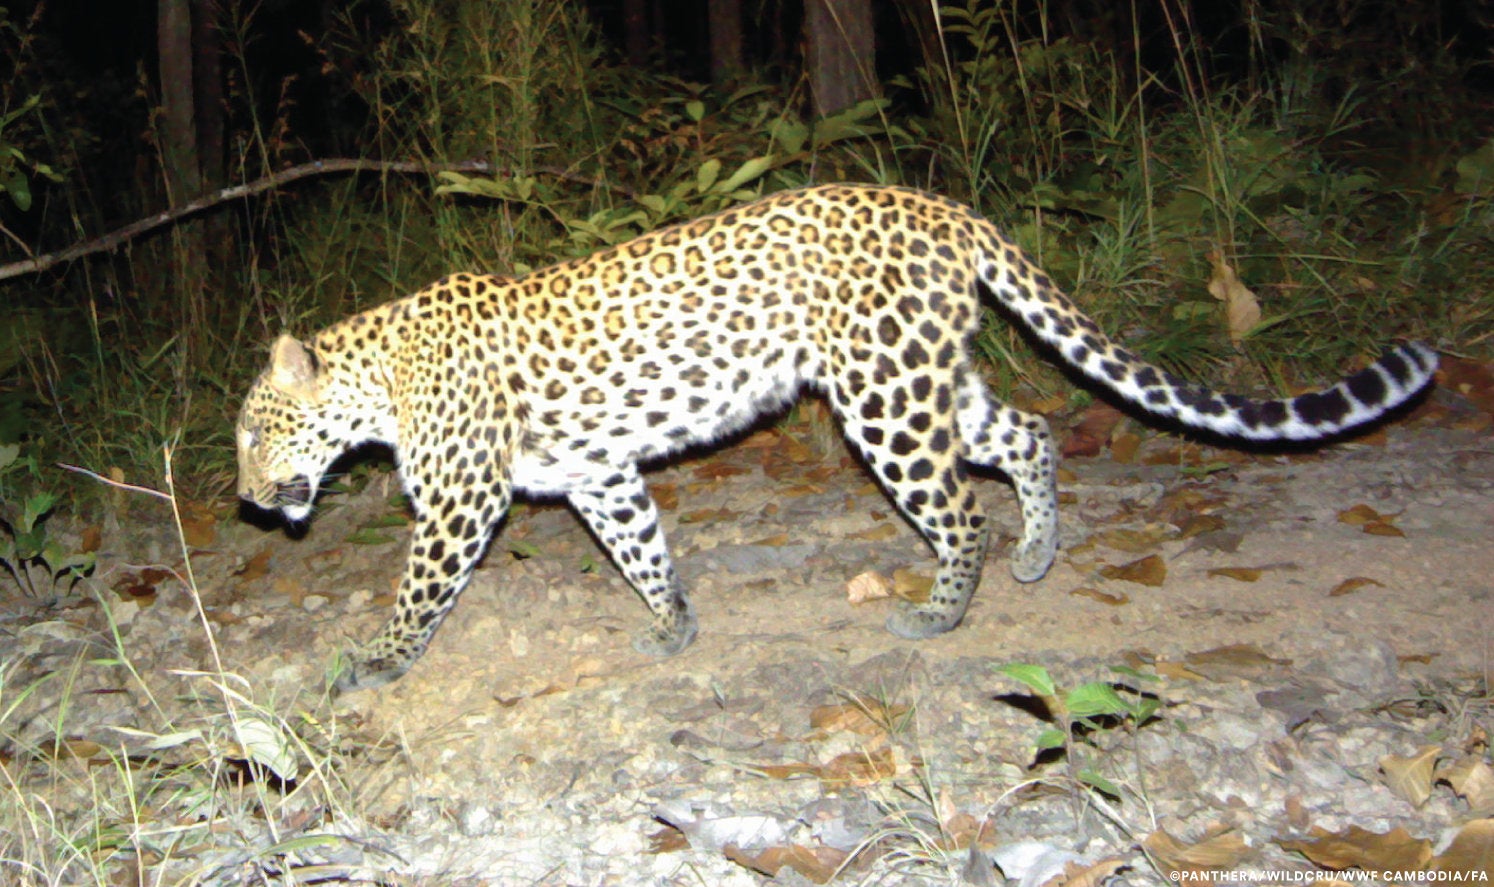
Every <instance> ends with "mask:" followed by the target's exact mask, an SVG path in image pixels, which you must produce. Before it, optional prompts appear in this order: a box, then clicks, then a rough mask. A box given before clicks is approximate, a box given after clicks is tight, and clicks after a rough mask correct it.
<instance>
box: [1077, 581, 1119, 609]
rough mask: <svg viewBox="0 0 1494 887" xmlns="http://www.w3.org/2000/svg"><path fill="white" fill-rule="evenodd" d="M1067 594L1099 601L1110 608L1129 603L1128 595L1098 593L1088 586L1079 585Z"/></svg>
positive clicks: (1098, 591) (1097, 590)
mask: <svg viewBox="0 0 1494 887" xmlns="http://www.w3.org/2000/svg"><path fill="white" fill-rule="evenodd" d="M1069 594H1072V595H1074V596H1075V597H1087V598H1089V599H1091V600H1096V601H1099V602H1100V603H1102V604H1106V605H1108V606H1111V607H1120V606H1124V605H1126V604H1129V603H1130V602H1131V596H1130V595H1128V594H1125V593H1121V594H1110V593H1108V592H1104V591H1100V590H1099V589H1096V588H1090V587H1089V586H1088V585H1081V586H1079V587H1078V588H1076V589H1074V590H1073V591H1071V592H1069Z"/></svg>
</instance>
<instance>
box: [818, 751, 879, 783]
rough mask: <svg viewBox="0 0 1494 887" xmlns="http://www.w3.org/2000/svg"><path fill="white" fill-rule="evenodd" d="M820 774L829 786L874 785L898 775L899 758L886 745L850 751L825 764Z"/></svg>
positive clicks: (821, 778)
mask: <svg viewBox="0 0 1494 887" xmlns="http://www.w3.org/2000/svg"><path fill="white" fill-rule="evenodd" d="M818 775H819V777H820V780H821V781H822V782H824V783H825V785H826V787H827V788H835V787H845V786H852V785H874V784H875V783H878V782H881V781H882V780H884V779H891V778H892V777H894V776H896V775H897V759H896V758H895V757H894V755H893V752H892V749H891V748H889V747H886V746H884V747H882V748H879V749H875V750H869V751H848V752H845V753H844V754H839V755H836V756H835V757H833V758H831V759H830V760H829V761H828V762H826V763H825V764H823V765H822V766H821V767H820V768H819V774H818Z"/></svg>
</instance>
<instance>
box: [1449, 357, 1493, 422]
mask: <svg viewBox="0 0 1494 887" xmlns="http://www.w3.org/2000/svg"><path fill="white" fill-rule="evenodd" d="M1437 385H1438V386H1439V387H1441V388H1448V389H1451V390H1453V391H1456V392H1458V393H1459V394H1461V395H1463V396H1464V397H1466V398H1468V400H1470V401H1472V403H1473V405H1474V406H1476V407H1478V408H1479V409H1480V410H1482V411H1483V412H1485V413H1489V414H1494V363H1490V362H1488V361H1476V360H1467V359H1464V358H1461V357H1454V356H1453V355H1450V354H1446V355H1442V359H1441V360H1440V361H1438V364H1437Z"/></svg>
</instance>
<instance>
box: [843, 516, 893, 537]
mask: <svg viewBox="0 0 1494 887" xmlns="http://www.w3.org/2000/svg"><path fill="white" fill-rule="evenodd" d="M851 538H852V539H860V540H862V541H864V542H885V541H887V540H888V539H895V538H897V524H894V523H892V522H891V521H883V522H882V523H880V524H877V525H876V526H874V527H872V528H870V529H867V530H862V531H860V532H859V533H852V534H851Z"/></svg>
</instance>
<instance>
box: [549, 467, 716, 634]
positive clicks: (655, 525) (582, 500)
mask: <svg viewBox="0 0 1494 887" xmlns="http://www.w3.org/2000/svg"><path fill="white" fill-rule="evenodd" d="M568 498H569V500H570V503H571V507H573V508H575V509H576V513H577V514H579V515H580V516H581V518H582V519H583V520H584V521H586V525H587V526H588V527H589V528H590V529H591V532H592V534H593V535H595V536H596V538H597V541H598V542H600V543H601V545H602V547H603V548H605V549H606V550H607V554H608V555H609V556H611V558H612V561H613V563H615V564H617V568H618V569H619V570H621V571H622V574H623V577H624V578H626V579H627V580H628V584H630V585H632V586H633V590H634V591H636V592H638V596H639V597H641V598H643V601H644V603H646V604H648V608H649V610H651V611H652V612H653V615H654V618H653V621H652V622H651V623H650V624H649V625H648V627H647V628H645V629H644V630H643V631H642V632H641V633H640V634H638V635H637V636H636V637H635V638H634V639H633V648H634V649H636V650H637V651H638V652H640V653H647V654H648V655H650V656H661V657H662V656H673V655H674V654H676V653H678V652H680V651H681V650H683V649H685V648H686V647H688V646H690V642H691V641H693V640H695V628H696V623H695V610H694V609H693V608H692V607H691V606H690V598H689V596H688V595H687V594H686V592H685V586H684V585H683V583H681V582H680V578H679V576H678V575H677V574H676V573H675V571H674V562H673V561H671V560H670V558H669V548H668V546H667V545H666V544H665V542H664V531H663V530H662V529H660V527H659V509H658V507H657V506H655V505H654V499H653V497H652V496H650V495H649V493H648V487H647V486H646V485H645V484H644V482H643V478H642V477H641V476H640V475H639V474H638V467H637V466H636V465H626V466H622V467H618V468H616V469H612V470H610V472H609V473H606V474H604V475H603V476H602V479H601V480H599V481H598V482H597V483H595V484H594V485H589V486H587V487H585V488H583V489H580V490H574V491H572V492H571V493H570V494H569V496H568Z"/></svg>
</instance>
